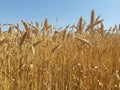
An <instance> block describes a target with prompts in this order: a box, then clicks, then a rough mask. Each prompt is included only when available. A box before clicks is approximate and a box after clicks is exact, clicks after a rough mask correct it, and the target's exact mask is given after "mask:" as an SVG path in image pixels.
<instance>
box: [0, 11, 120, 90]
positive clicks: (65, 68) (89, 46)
mask: <svg viewBox="0 0 120 90" xmlns="http://www.w3.org/2000/svg"><path fill="white" fill-rule="evenodd" d="M99 19H100V17H99V16H98V17H97V18H95V11H94V10H92V12H91V19H90V24H87V23H86V21H85V20H84V19H83V18H82V17H80V20H79V21H78V24H77V25H68V26H66V27H65V28H60V30H59V29H57V28H55V27H53V26H52V25H51V24H49V23H48V19H45V22H44V25H43V26H42V25H40V24H39V22H36V23H35V24H33V23H27V22H25V21H24V20H22V23H23V25H24V28H25V30H21V28H20V26H19V24H3V25H1V26H0V90H120V25H118V26H117V25H115V27H111V28H110V29H108V30H105V28H104V23H103V19H101V20H99ZM6 25H7V26H9V27H10V28H9V30H8V31H6V32H5V31H3V30H2V27H5V26H6Z"/></svg>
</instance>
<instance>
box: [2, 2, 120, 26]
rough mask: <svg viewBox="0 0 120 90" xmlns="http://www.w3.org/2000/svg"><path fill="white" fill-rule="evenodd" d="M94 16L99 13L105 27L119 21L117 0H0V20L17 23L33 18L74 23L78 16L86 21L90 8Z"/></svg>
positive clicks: (119, 11) (119, 4) (33, 19)
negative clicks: (93, 11)
mask: <svg viewBox="0 0 120 90" xmlns="http://www.w3.org/2000/svg"><path fill="white" fill-rule="evenodd" d="M92 9H94V10H95V13H96V17H97V16H98V15H101V19H104V23H105V27H109V26H114V24H119V23H120V0H1V1H0V23H3V24H4V23H13V24H14V23H21V20H22V19H24V20H25V21H27V22H30V21H33V22H35V21H36V20H37V21H39V22H43V21H44V19H45V18H48V21H49V23H53V24H56V17H58V23H57V25H58V26H66V25H68V24H76V23H77V22H78V20H79V18H80V16H83V18H84V19H85V20H86V21H87V23H89V19H90V14H91V10H92Z"/></svg>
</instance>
